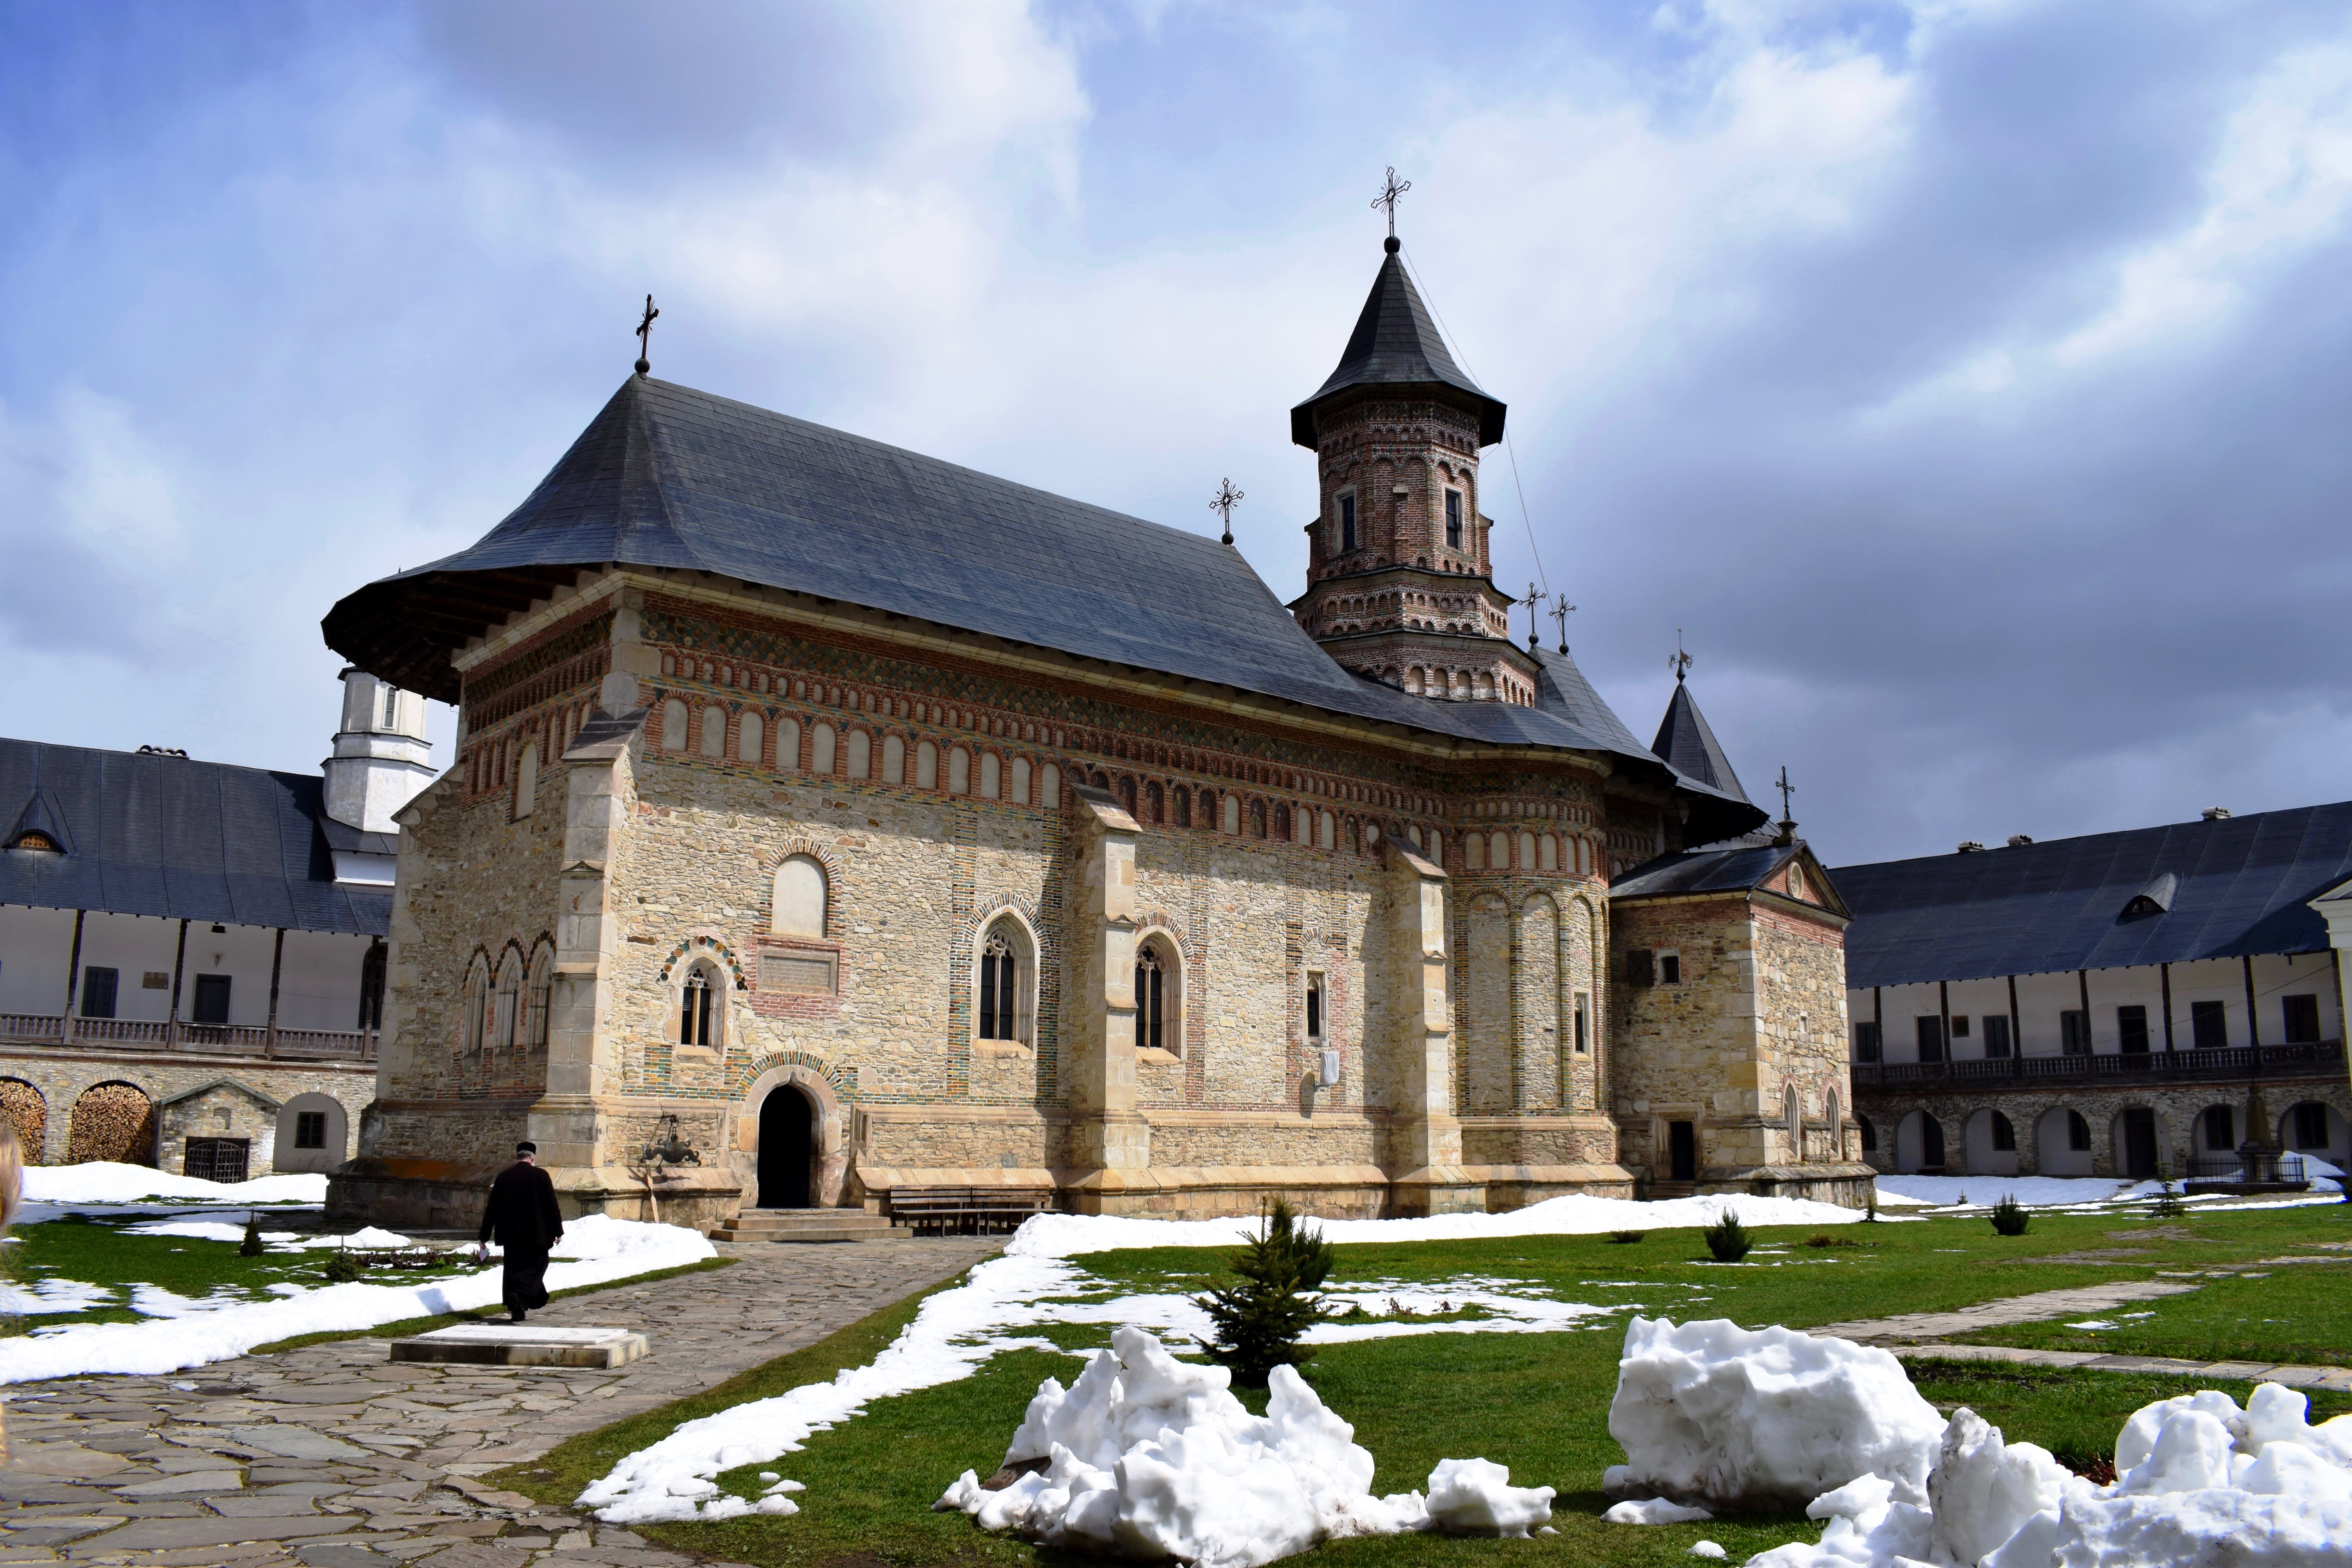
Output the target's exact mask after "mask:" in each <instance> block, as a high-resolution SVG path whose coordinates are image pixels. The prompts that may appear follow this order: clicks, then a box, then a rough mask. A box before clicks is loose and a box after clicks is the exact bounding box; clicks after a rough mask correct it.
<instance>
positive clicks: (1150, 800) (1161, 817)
mask: <svg viewBox="0 0 2352 1568" xmlns="http://www.w3.org/2000/svg"><path fill="white" fill-rule="evenodd" d="M1143 820H1144V821H1146V822H1148V823H1150V824H1151V825H1152V826H1154V827H1157V826H1160V824H1161V823H1163V822H1165V821H1167V820H1168V792H1167V791H1166V790H1164V789H1162V788H1160V784H1159V781H1158V780H1156V779H1155V780H1154V781H1152V782H1151V783H1150V784H1145V785H1144V786H1143Z"/></svg>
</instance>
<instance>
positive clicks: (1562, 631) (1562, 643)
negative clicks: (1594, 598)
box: [1551, 594, 1576, 653]
mask: <svg viewBox="0 0 2352 1568" xmlns="http://www.w3.org/2000/svg"><path fill="white" fill-rule="evenodd" d="M1575 613H1576V606H1575V605H1571V604H1570V603H1569V602H1568V595H1565V594H1559V595H1554V596H1553V598H1552V602H1551V618H1552V619H1553V620H1555V621H1558V622H1559V651H1560V652H1562V653H1566V652H1567V651H1568V617H1569V616H1572V615H1574V614H1575Z"/></svg>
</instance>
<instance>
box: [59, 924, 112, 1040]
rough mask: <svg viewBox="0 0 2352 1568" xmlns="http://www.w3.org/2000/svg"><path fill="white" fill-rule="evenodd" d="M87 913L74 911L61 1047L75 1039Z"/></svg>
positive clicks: (67, 966) (60, 1028)
mask: <svg viewBox="0 0 2352 1568" xmlns="http://www.w3.org/2000/svg"><path fill="white" fill-rule="evenodd" d="M86 912H87V911H85V910H75V911H74V934H73V953H72V955H71V956H70V957H68V959H67V960H66V1006H65V1012H64V1013H63V1014H62V1015H60V1016H58V1044H59V1045H63V1044H64V1043H65V1042H66V1041H68V1040H70V1039H72V1038H73V1019H74V993H75V992H77V991H79V989H80V988H81V921H82V916H83V915H84V914H85V913H86ZM117 1011H120V1009H119V1008H118V1009H117Z"/></svg>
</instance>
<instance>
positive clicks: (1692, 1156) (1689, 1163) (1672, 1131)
mask: <svg viewBox="0 0 2352 1568" xmlns="http://www.w3.org/2000/svg"><path fill="white" fill-rule="evenodd" d="M1666 1157H1667V1159H1668V1160H1669V1161H1671V1162H1672V1163H1673V1169H1674V1179H1675V1181H1677V1182H1695V1181H1696V1180H1698V1130H1697V1129H1696V1127H1694V1126H1693V1125H1692V1124H1691V1123H1689V1122H1687V1121H1670V1122H1668V1123H1667V1124H1666Z"/></svg>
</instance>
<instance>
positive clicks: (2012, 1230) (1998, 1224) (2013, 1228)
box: [1992, 1193, 2030, 1236]
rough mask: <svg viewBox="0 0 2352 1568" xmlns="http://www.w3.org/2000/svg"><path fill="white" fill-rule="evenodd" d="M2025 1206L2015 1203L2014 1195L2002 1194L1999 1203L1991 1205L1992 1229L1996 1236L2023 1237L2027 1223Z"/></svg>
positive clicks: (2027, 1216)
mask: <svg viewBox="0 0 2352 1568" xmlns="http://www.w3.org/2000/svg"><path fill="white" fill-rule="evenodd" d="M2029 1217H2030V1216H2029V1215H2027V1214H2026V1212H2025V1205H2023V1204H2021V1203H2019V1202H2018V1201H2017V1194H2015V1193H2004V1194H2001V1199H2000V1202H1999V1203H1997V1204H1995V1205H1992V1228H1993V1234H1995V1235H1996V1236H2023V1235H2024V1234H2025V1227H2026V1225H2027V1223H2028V1221H2029Z"/></svg>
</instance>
